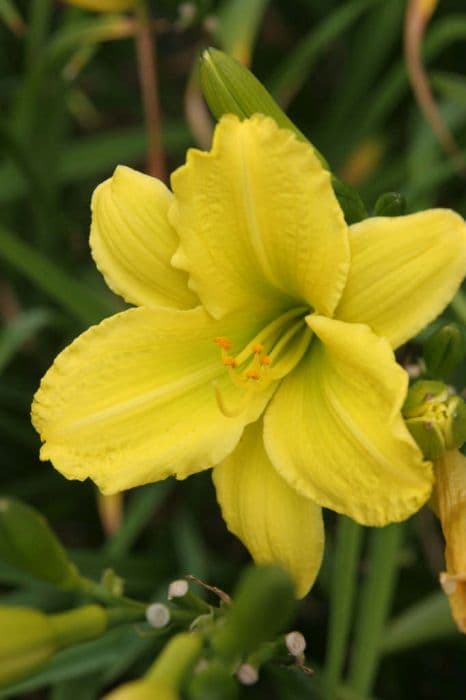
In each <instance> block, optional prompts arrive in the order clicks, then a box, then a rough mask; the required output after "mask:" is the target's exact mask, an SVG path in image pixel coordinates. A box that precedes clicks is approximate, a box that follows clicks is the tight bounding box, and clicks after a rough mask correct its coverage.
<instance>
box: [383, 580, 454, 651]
mask: <svg viewBox="0 0 466 700" xmlns="http://www.w3.org/2000/svg"><path fill="white" fill-rule="evenodd" d="M457 635H458V630H457V629H456V626H455V623H454V622H453V619H452V617H451V613H450V607H449V605H448V598H447V596H446V595H445V594H444V593H442V592H438V593H433V594H432V595H431V596H428V597H427V598H424V599H423V600H421V601H420V602H419V603H416V604H415V605H413V606H412V607H410V608H408V609H407V610H405V611H404V612H403V613H401V614H400V615H398V617H396V618H395V619H393V620H391V622H390V623H389V624H388V625H387V627H386V628H385V631H384V634H383V636H382V639H381V646H380V649H381V652H382V653H383V654H393V653H395V652H399V651H404V650H405V649H410V648H412V647H416V646H419V645H420V644H428V643H429V642H435V641H438V640H440V639H445V638H448V637H454V636H457Z"/></svg>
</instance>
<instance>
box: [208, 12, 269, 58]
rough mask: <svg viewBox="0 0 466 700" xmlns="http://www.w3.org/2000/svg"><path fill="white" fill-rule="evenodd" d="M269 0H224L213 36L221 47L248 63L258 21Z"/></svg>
mask: <svg viewBox="0 0 466 700" xmlns="http://www.w3.org/2000/svg"><path fill="white" fill-rule="evenodd" d="M268 2H269V0H224V2H223V3H222V5H221V6H220V8H219V10H218V13H217V20H218V24H217V28H216V30H215V36H216V38H217V39H218V41H219V43H220V45H221V47H222V49H223V50H224V51H225V52H226V53H228V54H230V55H231V56H233V58H236V59H237V60H238V61H240V62H241V63H244V64H245V65H249V63H250V61H251V51H252V47H253V45H254V40H255V37H256V34H257V30H258V27H259V23H260V21H261V19H262V16H263V14H264V11H265V8H266V7H267V4H268Z"/></svg>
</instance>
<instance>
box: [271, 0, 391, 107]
mask: <svg viewBox="0 0 466 700" xmlns="http://www.w3.org/2000/svg"><path fill="white" fill-rule="evenodd" d="M380 1H381V0H353V2H345V3H344V4H343V5H342V6H341V7H339V8H337V9H336V10H334V12H332V13H330V14H329V15H328V16H326V18H325V19H324V20H323V21H322V22H321V23H320V24H319V25H318V26H317V27H316V28H315V29H312V30H311V31H310V32H309V34H308V35H307V36H306V37H305V38H304V39H303V40H302V41H301V42H300V43H299V44H298V46H297V47H296V48H295V49H294V50H293V51H292V52H290V54H289V55H288V57H287V58H286V59H285V60H284V61H282V62H281V65H280V68H279V70H278V71H277V73H276V75H275V77H274V78H273V79H272V81H271V86H270V87H271V92H272V94H273V95H274V96H275V97H276V99H277V100H278V101H279V102H280V103H285V104H288V103H289V102H290V100H291V99H292V97H293V96H294V95H295V94H296V92H297V91H298V90H299V88H300V87H301V85H302V84H303V83H304V81H305V80H306V78H307V77H308V76H309V73H310V71H311V69H312V67H313V65H314V64H315V62H316V60H317V59H318V58H319V56H320V54H321V53H322V52H323V51H325V50H327V49H328V47H329V44H330V42H332V41H334V40H335V39H336V38H337V37H338V36H339V35H340V34H342V33H343V32H344V31H345V30H346V29H348V27H349V26H350V25H351V24H352V23H353V22H355V20H356V19H357V18H358V17H359V16H360V15H361V14H362V13H363V12H365V11H366V10H367V9H368V8H369V7H371V5H374V3H376V2H380Z"/></svg>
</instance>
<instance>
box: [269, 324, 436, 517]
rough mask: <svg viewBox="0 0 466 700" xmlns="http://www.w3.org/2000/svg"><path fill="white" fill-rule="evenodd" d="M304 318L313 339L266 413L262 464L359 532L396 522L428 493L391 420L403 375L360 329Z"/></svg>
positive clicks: (412, 452)
mask: <svg viewBox="0 0 466 700" xmlns="http://www.w3.org/2000/svg"><path fill="white" fill-rule="evenodd" d="M307 320H308V323H309V326H310V327H311V329H312V330H313V331H314V333H315V334H316V336H317V338H318V340H317V339H314V340H313V342H312V345H311V348H310V350H309V352H308V355H307V357H306V358H305V359H304V360H302V362H301V364H300V365H298V367H297V368H296V369H295V370H293V372H292V373H291V374H290V375H289V376H288V377H287V378H286V379H285V380H284V381H283V382H282V384H281V385H280V387H279V389H278V390H277V393H276V395H275V397H274V399H273V401H272V402H271V404H270V406H269V408H268V409H267V412H266V415H265V436H264V437H265V446H266V450H267V452H268V454H269V457H270V459H271V461H272V463H273V465H274V466H275V467H276V469H278V471H279V472H280V474H281V475H282V476H283V477H284V478H285V479H287V480H288V482H289V483H290V484H291V485H292V486H293V487H294V488H296V490H297V491H299V492H300V493H302V494H303V495H305V496H307V497H308V498H312V499H313V500H315V501H316V503H318V504H319V505H321V506H325V507H328V508H332V509H333V510H336V511H337V512H339V513H344V514H346V515H349V516H350V517H352V518H354V520H356V521H358V522H360V523H362V524H365V525H385V524H387V523H389V522H393V521H398V520H403V519H404V518H406V517H408V516H409V515H411V513H413V512H414V511H416V510H417V509H418V508H420V507H421V505H422V504H423V503H424V502H425V501H426V500H427V498H428V497H429V494H430V491H431V486H432V465H431V463H430V462H424V461H423V460H422V455H421V453H420V451H419V449H418V447H417V445H416V444H415V442H414V441H413V439H412V437H411V436H410V434H409V432H408V430H407V428H406V426H405V424H404V422H403V420H402V418H401V414H400V409H401V406H402V404H403V401H404V399H405V396H406V390H407V384H408V377H407V375H406V373H405V372H404V371H403V370H402V368H401V367H400V366H399V365H397V364H396V362H395V359H394V357H393V352H392V350H391V349H390V347H389V345H388V342H387V341H386V340H385V339H382V338H378V337H377V336H375V335H374V333H372V331H371V330H370V329H369V328H368V326H364V325H361V324H348V323H343V322H341V321H335V320H332V319H328V318H324V317H322V316H317V315H312V316H310V317H308V319H307Z"/></svg>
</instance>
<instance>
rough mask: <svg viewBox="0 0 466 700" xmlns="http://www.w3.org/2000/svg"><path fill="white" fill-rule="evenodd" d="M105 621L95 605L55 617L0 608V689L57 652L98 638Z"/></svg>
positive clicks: (21, 609) (32, 611) (37, 612)
mask: <svg viewBox="0 0 466 700" xmlns="http://www.w3.org/2000/svg"><path fill="white" fill-rule="evenodd" d="M106 621H107V616H106V613H105V611H104V610H103V608H100V607H99V606H97V605H87V606H85V607H82V608H78V609H77V610H72V611H70V612H66V613H61V614H58V615H46V614H45V613H43V612H41V611H40V610H34V609H32V608H20V607H4V608H0V630H1V634H0V687H1V686H3V685H8V684H10V683H12V682H13V681H16V680H19V679H20V678H23V677H24V676H26V675H28V674H29V673H31V672H32V671H34V670H35V669H36V668H38V667H40V666H42V664H44V663H45V662H46V661H47V660H48V659H49V658H50V657H51V656H53V655H54V654H55V653H56V652H57V651H59V650H60V649H63V648H65V647H68V646H70V645H72V644H77V643H78V642H82V641H86V640H88V639H93V638H94V637H98V636H100V635H101V634H102V633H103V632H104V630H105V628H106Z"/></svg>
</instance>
